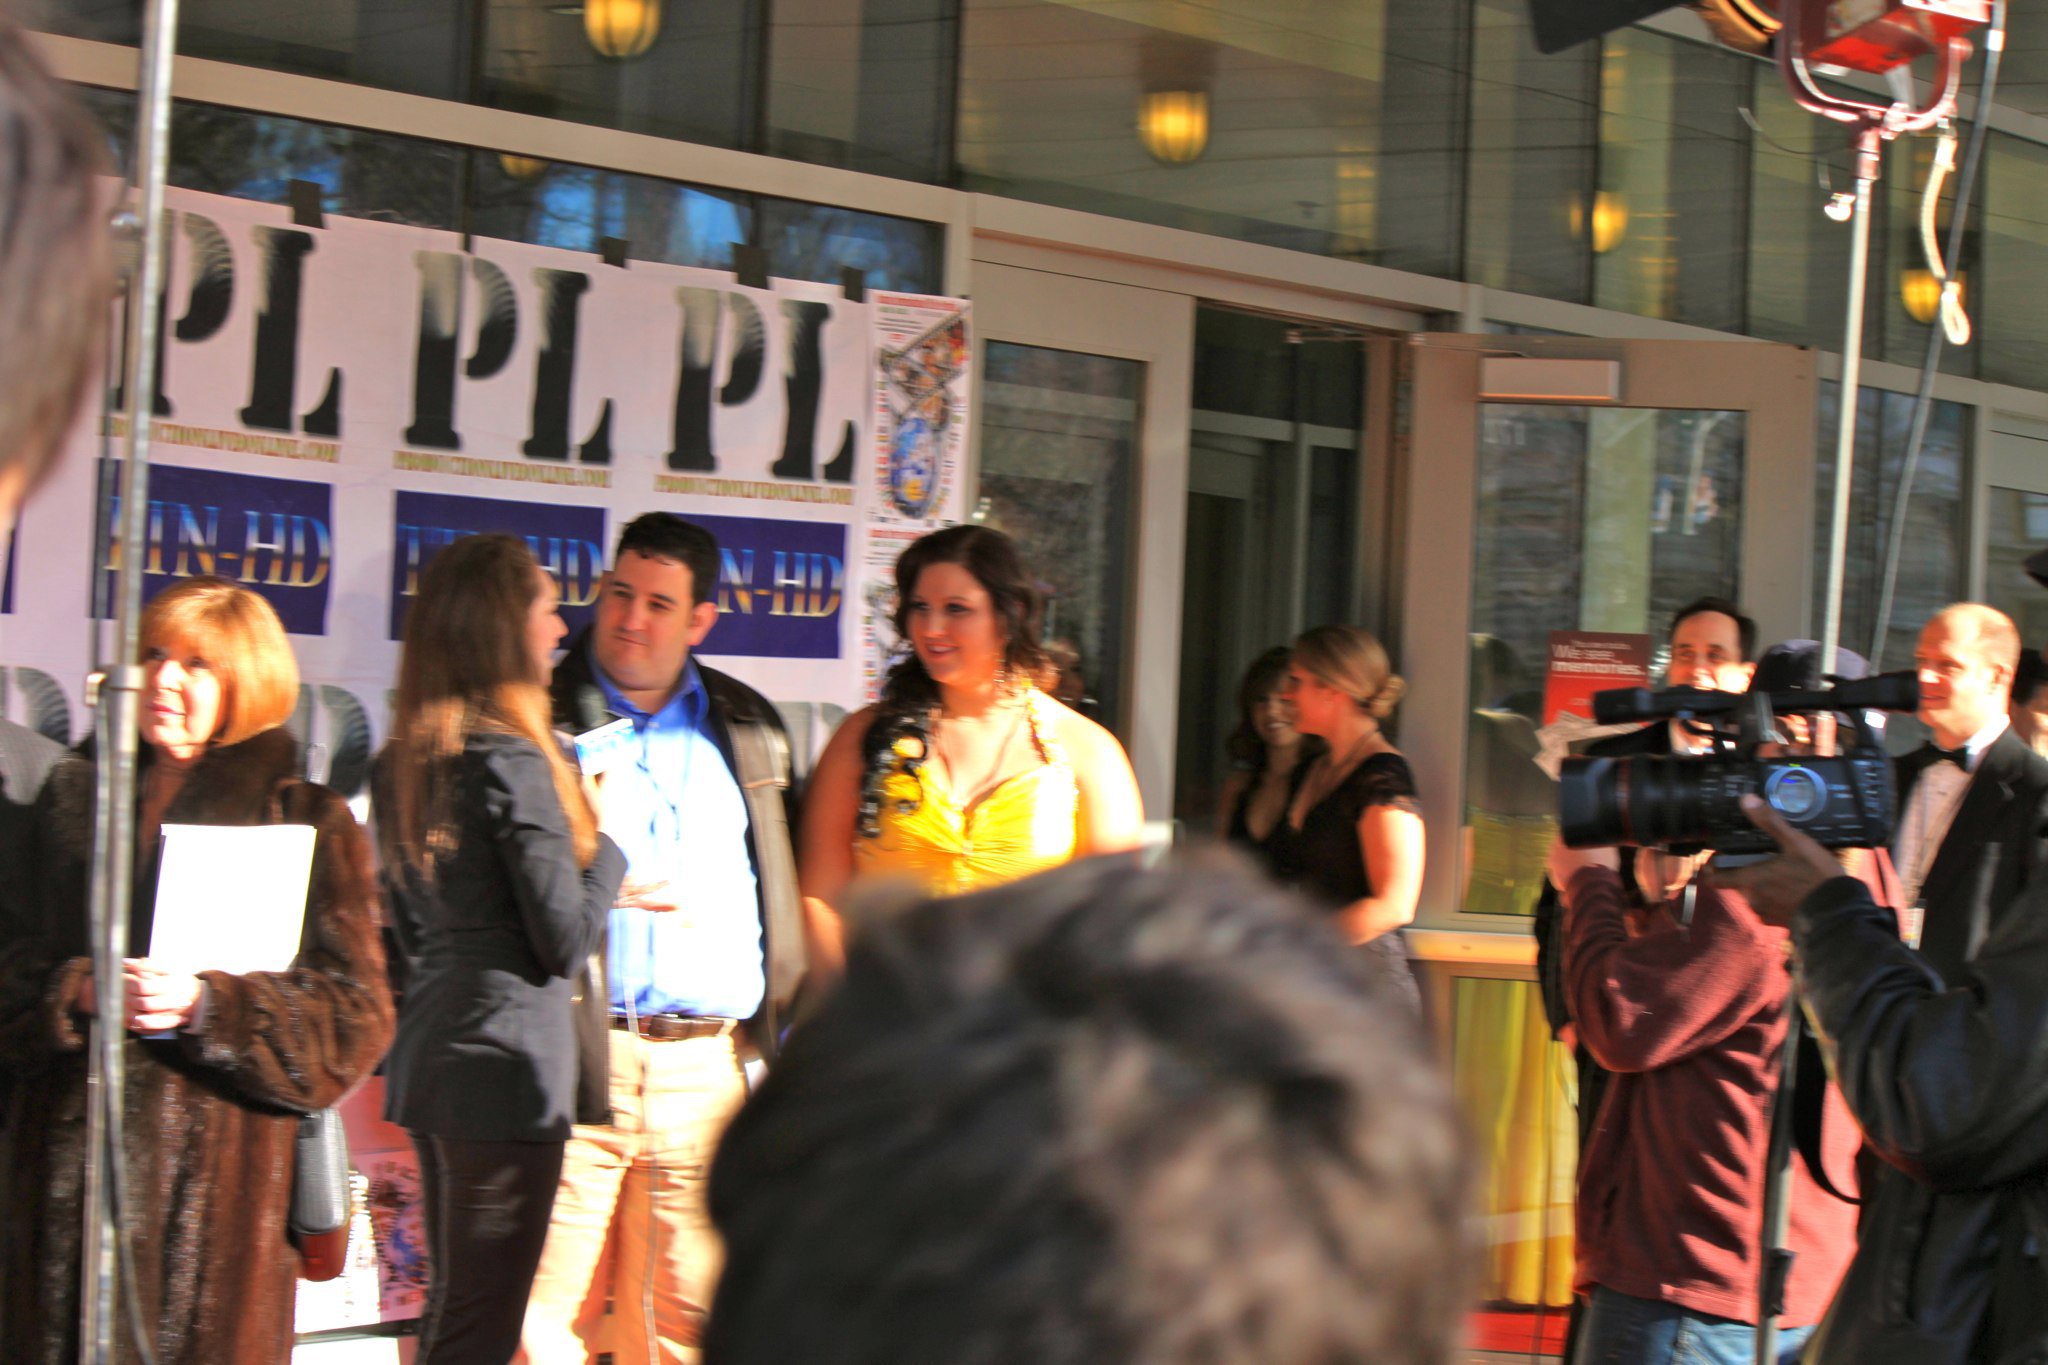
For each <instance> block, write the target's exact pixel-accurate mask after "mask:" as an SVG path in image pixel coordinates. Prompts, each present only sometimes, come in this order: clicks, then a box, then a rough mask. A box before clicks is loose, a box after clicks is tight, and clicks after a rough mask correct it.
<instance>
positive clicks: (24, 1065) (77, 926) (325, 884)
mask: <svg viewBox="0 0 2048 1365" xmlns="http://www.w3.org/2000/svg"><path fill="white" fill-rule="evenodd" d="M297 772H298V758H297V746H296V745H295V744H294V743H293V741H292V739H291V736H290V735H289V734H287V733H286V732H284V731H283V730H271V731H266V732H265V733H263V734H260V735H257V736H255V737H254V738H252V739H249V740H246V741H244V742H243V743H241V744H238V745H233V746H229V747H226V748H222V749H218V750H215V751H213V752H211V753H209V754H207V755H206V756H205V757H204V758H202V759H201V760H200V762H199V764H198V765H197V766H195V767H194V769H193V771H192V774H191V776H190V777H188V778H187V779H186V783H185V786H184V789H183V790H181V791H180V792H179V794H178V797H177V799H176V800H175V801H173V802H172V804H171V808H170V809H169V810H168V811H166V812H165V816H164V819H165V823H167V824H178V823H187V824H216V825H263V824H306V825H311V826H313V827H314V829H315V830H316V831H317V832H318V833H317V837H316V839H315V843H314V852H313V871H312V879H311V883H310V886H309V889H308V892H307V902H306V924H305V933H304V937H303V939H302V940H301V946H300V951H299V957H298V959H297V961H296V962H295V963H294V964H293V966H292V968H291V969H290V970H289V971H284V972H254V973H250V974H247V975H242V976H236V975H231V974H229V973H225V972H206V973H203V974H202V975H201V980H202V981H203V982H204V983H205V986H206V1001H205V1007H204V1013H203V1016H202V1017H201V1019H200V1023H199V1026H198V1027H197V1028H196V1029H193V1030H190V1031H187V1032H184V1033H181V1034H180V1035H179V1037H178V1046H179V1047H180V1049H181V1050H182V1052H183V1054H184V1056H185V1058H186V1060H187V1062H188V1064H189V1065H190V1066H191V1067H192V1068H194V1069H196V1070H200V1071H204V1072H206V1073H209V1075H210V1078H211V1079H212V1080H213V1081H214V1082H215V1083H217V1084H220V1085H222V1086H223V1087H225V1088H227V1089H229V1090H231V1091H233V1092H234V1093H235V1094H236V1095H237V1096H238V1097H239V1098H242V1099H243V1100H245V1101H247V1102H250V1103H254V1104H258V1105H264V1106H269V1107H273V1108H277V1109H290V1110H308V1109H319V1108H324V1107H326V1106H328V1105H331V1104H333V1103H335V1102H336V1101H337V1100H339V1099H340V1098H341V1096H342V1095H343V1094H345V1093H347V1091H348V1089H349V1088H350V1087H351V1086H353V1085H354V1084H355V1083H356V1082H357V1081H358V1080H360V1079H361V1078H362V1077H364V1076H367V1075H368V1074H369V1073H370V1072H371V1071H372V1070H373V1069H374V1068H375V1067H376V1065H377V1061H378V1059H379V1058H381V1057H382V1056H383V1054H384V1049H385V1048H386V1046H388V1045H389V1043H390V1041H391V1029H392V1022H393V1014H394V1010H393V1005H392V1001H391V993H390V990H389V988H388V986H387V985H386V980H385V975H384V953H383V949H382V946H381V945H380V943H379V940H378V933H377V922H378V905H379V900H378V891H377V882H376V877H375V875H374V874H373V872H372V870H371V866H370V852H369V845H368V841H367V840H366V839H365V838H364V835H363V832H362V829H361V827H360V826H359V825H357V823H356V820H355V816H354V815H353V814H352V813H351V812H350V811H349V809H348V806H347V804H346V803H345V802H343V801H342V799H341V798H340V797H339V796H338V795H336V794H335V793H334V792H332V791H329V790H328V789H327V788H325V787H320V786H316V785H314V784H312V783H309V782H304V781H300V780H299V779H298V777H297ZM94 778H95V774H94V766H93V763H92V761H91V760H90V759H88V758H84V757H74V758H71V759H69V760H67V761H66V762H65V763H64V764H62V765H60V766H59V768H58V769H57V771H56V772H55V773H54V774H53V775H52V777H51V779H50V782H49V784H48V787H47V788H46V790H45V793H44V800H43V803H42V806H41V808H40V812H39V815H40V821H39V823H40V829H41V838H42V844H43V847H44V849H45V850H46V852H47V854H48V856H47V859H46V865H45V866H44V867H43V868H41V869H39V870H38V871H39V873H40V876H39V879H38V880H39V882H40V895H39V897H38V900H39V902H40V907H39V918H40V924H39V925H37V926H36V932H32V933H19V932H17V933H10V934H8V935H7V936H6V937H7V941H6V942H5V943H4V944H0V1066H6V1067H9V1068H11V1069H15V1070H27V1071H33V1070H36V1069H38V1068H39V1067H40V1066H41V1065H45V1064H47V1062H48V1061H49V1060H50V1058H52V1057H53V1056H57V1055H61V1054H66V1053H72V1052H76V1051H78V1050H79V1049H81V1048H83V1046H84V1044H85V1035H84V1031H83V1028H82V1025H83V1023H84V1020H83V1018H82V1017H81V1016H80V1015H79V1014H78V1013H77V1012H76V1006H77V1002H78V997H79V988H80V985H81V984H82V981H83V979H84V978H85V977H86V976H87V975H88V974H89V970H90V957H89V954H90V952H91V948H90V943H89V934H88V932H87V905H88V899H89V896H90V890H91V867H90V864H91V859H90V848H91V829H92V818H91V811H92V801H93V794H94ZM154 875H155V860H154V858H153V857H152V856H149V855H148V854H144V855H143V856H140V857H138V858H137V867H136V886H135V901H136V907H137V909H136V914H135V917H134V918H135V920H136V926H135V927H136V930H137V932H133V933H131V936H130V937H131V942H130V952H131V954H133V955H135V956H141V955H142V954H143V953H144V952H145V951H146V948H147V945H146V943H145V942H143V941H141V940H142V935H141V933H140V932H139V931H140V929H141V927H142V926H143V925H144V924H146V923H147V919H148V904H149V900H150V895H151V891H152V887H153V880H154ZM221 875H222V876H223V877H232V876H233V875H235V874H234V870H233V869H231V868H224V869H222V873H221Z"/></svg>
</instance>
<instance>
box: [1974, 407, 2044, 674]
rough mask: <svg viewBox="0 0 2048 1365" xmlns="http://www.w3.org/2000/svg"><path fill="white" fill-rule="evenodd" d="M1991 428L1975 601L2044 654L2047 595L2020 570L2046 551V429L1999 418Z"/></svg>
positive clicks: (1993, 419) (2024, 641)
mask: <svg viewBox="0 0 2048 1365" xmlns="http://www.w3.org/2000/svg"><path fill="white" fill-rule="evenodd" d="M1992 422H1993V427H1994V429H1993V431H1992V432H1991V440H1990V442H1989V448H1988V449H1987V450H1986V451H1985V452H1984V483H1985V485H1986V486H1985V489H1984V508H1983V516H1984V521H1983V527H1984V533H1983V536H1982V537H1981V538H1980V539H1979V541H1978V544H1980V545H1982V546H1983V547H1984V548H1983V572H1984V587H1983V592H1982V596H1981V600H1982V601H1985V602H1989V603H1990V604H1991V605H1992V606H1994V607H1997V608H1998V609H1999V610H2000V611H2002V612H2004V613H2005V614H2006V615H2007V616H2010V617H2011V618H2012V619H2013V622H2014V624H2016V625H2017V626H2018V627H2019V628H2020V642H2021V644H2022V645H2024V646H2025V647H2026V648H2028V649H2034V650H2039V649H2043V648H2048V590H2044V589H2043V588H2042V587H2041V585H2040V584H2038V583H2036V582H2034V580H2033V579H2031V578H2029V577H2028V576H2027V573H2026V570H2025V569H2024V568H2022V567H2021V566H2022V565H2023V564H2024V563H2025V562H2026V560H2027V558H2028V556H2030V555H2035V554H2039V553H2040V552H2041V551H2042V550H2043V549H2044V548H2048V426H2042V425H2040V424H2037V423H2032V422H2022V421H2019V420H2016V419H2011V418H2007V417H2005V416H2004V415H2002V414H2001V415H1998V416H1995V417H1993V418H1992ZM2022 428H2023V429H2022Z"/></svg>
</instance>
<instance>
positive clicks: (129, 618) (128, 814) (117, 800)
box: [79, 0, 178, 1365]
mask: <svg viewBox="0 0 2048 1365" xmlns="http://www.w3.org/2000/svg"><path fill="white" fill-rule="evenodd" d="M177 25H178V0H150V2H149V5H148V8H147V11H146V12H145V14H144V27H143V35H142V56H141V72H140V80H139V82H138V89H137V92H136V101H135V143H134V147H135V151H134V165H133V172H132V180H133V198H132V200H131V204H130V211H131V212H132V213H133V214H134V215H135V216H136V218H137V219H138V220H139V227H140V234H141V240H142V252H141V258H140V260H139V262H138V263H137V266H136V270H135V273H134V276H133V278H132V279H131V281H130V283H129V289H128V295H127V304H126V308H125V310H124V319H125V323H126V347H125V354H124V356H123V359H124V361H125V369H126V373H125V375H124V377H123V386H124V387H123V393H124V395H125V396H126V400H127V401H126V403H125V405H124V406H125V407H126V413H125V416H126V419H127V423H128V430H127V432H126V434H125V436H124V445H125V459H124V463H123V466H122V481H121V528H120V532H119V535H118V536H117V537H116V539H115V543H116V544H117V545H119V546H120V561H119V565H118V568H117V569H116V583H117V588H116V591H115V594H114V602H113V606H114V652H113V657H112V659H111V660H110V662H109V666H108V668H107V670H106V673H105V677H104V678H103V679H102V681H101V684H100V692H99V705H98V707H97V709H96V711H95V714H94V723H93V734H94V739H95V742H96V744H97V746H98V763H97V764H96V774H97V776H96V779H95V791H94V803H93V810H94V818H93V867H92V898H91V902H90V909H89V913H90V919H91V927H92V944H93V985H94V996H95V1003H96V1005H97V1007H98V1008H97V1014H98V1019H97V1023H96V1026H95V1028H94V1030H93V1046H92V1052H91V1056H90V1058H89V1060H88V1063H87V1066H88V1070H87V1088H86V1102H87V1123H86V1151H87V1156H86V1182H85V1233H84V1248H85V1254H84V1258H83V1262H82V1266H81V1276H80V1279H81V1284H80V1291H81V1292H80V1295H79V1298H80V1311H79V1318H80V1321H79V1329H80V1330H79V1359H80V1360H81V1361H82V1362H84V1365H113V1361H114V1359H115V1352H114V1333H115V1322H116V1318H117V1316H118V1314H117V1312H116V1307H117V1304H118V1302H119V1292H120V1290H119V1284H118V1277H117V1263H118V1260H119V1258H118V1257H117V1252H118V1251H119V1249H120V1246H121V1239H122V1232H121V1228H120V1226H119V1223H118V1218H119V1217H120V1215H121V1212H122V1210H121V1209H119V1208H118V1207H117V1203H118V1202H119V1201H117V1200H116V1199H115V1198H114V1197H113V1196H114V1193H115V1191H116V1190H117V1189H119V1188H120V1186H121V1184H122V1183H123V1182H122V1181H121V1180H120V1172H119V1170H118V1168H117V1166H116V1163H117V1162H119V1161H121V1160H122V1152H121V1150H120V1144H119V1142H118V1138H119V1135H120V1132H121V1119H122V1113H123V1109H122V1105H123V1103H124V1081H125V1077H124V1075H123V1072H122V1064H121V1063H122V1047H123V1045H124V1043H125V1041H126V1038H127V1032H126V1029H125V1027H124V1025H123V1016H124V1013H125V1004H126V1001H125V998H124V997H125V992H124V991H123V989H122V980H121V961H122V959H123V958H125V957H126V956H127V955H128V915H129V907H130V905H131V903H132V901H133V892H134V886H133V881H134V849H135V753H136V729H137V724H138V721H139V716H140V711H141V697H142V666H141V663H140V661H139V660H138V658H137V654H138V644H139V635H140V626H141V618H142V574H143V566H144V565H145V564H146V563H147V561H148V554H147V545H146V540H147V537H148V530H149V438H150V421H151V419H152V417H153V416H154V414H155V410H156V352H157V347H158V345H159V344H160V341H161V335H160V333H161V331H162V322H163V319H162V311H163V304H162V300H163V291H164V273H165V258H166V253H165V250H164V240H165V235H166V234H165V232H164V175H165V167H166V165H167V164H168V160H169V157H168V153H169V150H170V132H171V62H172V58H173V56H174V55H175V52H176V47H177V43H176V34H177ZM131 1291H132V1285H131ZM137 1320H139V1315H137ZM143 1325H144V1326H145V1327H146V1326H148V1324H143ZM137 1346H138V1348H139V1350H140V1352H141V1353H142V1354H143V1355H144V1358H145V1359H148V1358H149V1356H150V1355H151V1354H152V1353H151V1352H150V1347H149V1343H147V1342H138V1343H137Z"/></svg>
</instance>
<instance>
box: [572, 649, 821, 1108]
mask: <svg viewBox="0 0 2048 1365" xmlns="http://www.w3.org/2000/svg"><path fill="white" fill-rule="evenodd" d="M696 663H697V673H698V676H699V677H701V678H702V679H703V680H704V691H705V693H706V695H707V696H708V697H709V698H710V706H709V707H708V708H707V710H706V712H705V714H706V717H707V719H708V721H709V724H710V729H711V737H712V740H713V741H714V742H715V743H716V744H717V745H718V748H719V752H721V753H723V754H724V755H725V762H726V766H727V767H728V768H729V769H731V770H732V772H733V775H734V778H735V780H738V778H739V771H740V764H739V761H738V758H737V756H736V753H735V750H734V746H733V734H734V731H735V730H736V729H737V728H738V727H741V726H752V727H756V728H757V729H759V730H761V731H764V732H766V734H767V735H768V736H770V737H771V740H772V744H771V746H770V747H771V748H773V749H774V750H775V752H777V753H778V754H780V755H781V761H780V766H781V773H780V776H781V778H782V781H783V786H782V812H783V825H784V831H785V832H782V833H778V834H777V835H776V836H774V837H776V838H778V839H780V840H781V841H782V845H783V846H782V847H780V848H775V849H771V850H767V852H768V853H770V854H772V856H774V857H777V858H780V859H783V860H787V859H790V858H791V857H793V850H792V847H791V846H792V845H793V844H794V841H795V838H796V822H797V794H796V784H795V782H794V780H793V779H792V778H791V776H790V773H789V757H788V755H789V736H788V732H787V730H786V729H785V727H784V726H783V723H782V717H781V715H780V714H779V713H778V712H777V711H776V709H775V706H774V704H773V703H772V702H770V701H769V700H768V699H767V698H766V697H764V696H762V695H761V694H760V693H759V692H756V691H755V690H754V689H753V688H751V687H749V686H747V685H746V684H745V683H743V682H741V681H740V680H739V679H738V678H735V677H732V676H731V675H730V674H726V673H721V672H719V671H718V670H717V669H715V668H711V667H709V666H707V665H706V664H705V663H704V662H703V661H702V660H697V661H696ZM553 694H554V708H555V724H557V725H559V726H561V727H562V728H563V729H565V730H569V731H572V732H578V733H580V732H582V731H584V730H590V729H594V728H596V727H597V726H599V725H602V724H604V723H605V722H606V721H607V720H609V719H610V718H611V717H610V713H609V712H608V711H607V710H606V705H605V697H604V691H603V689H602V688H600V687H599V686H598V682H597V677H596V674H595V673H593V672H592V671H591V663H590V632H589V631H587V630H586V631H585V632H583V634H581V635H579V636H577V637H576V639H575V640H574V641H572V642H571V643H570V645H569V648H568V649H567V650H566V651H565V652H564V653H563V655H562V658H561V661H560V662H559V663H557V664H556V665H555V676H554V682H553ZM763 837H764V834H763V831H761V830H758V829H756V828H755V827H754V821H753V813H752V808H751V806H750V807H749V812H748V821H747V856H748V857H749V858H750V859H751V860H752V862H753V864H754V874H755V875H754V885H755V887H756V889H757V891H758V893H759V897H760V899H759V902H758V905H757V909H758V911H759V913H760V916H761V947H762V953H763V955H764V957H765V962H764V966H765V968H766V974H767V987H768V989H767V994H766V997H765V998H764V999H763V1001H762V1003H761V1012H760V1013H759V1014H757V1015H755V1016H754V1018H753V1019H752V1020H751V1021H749V1024H750V1027H749V1030H748V1032H749V1034H750V1036H751V1038H752V1040H753V1042H754V1044H755V1046H756V1048H757V1049H758V1050H759V1051H760V1053H761V1055H762V1056H764V1057H773V1056H774V1055H775V1049H776V1044H777V1042H778V1040H779V1035H780V1032H781V1028H782V1026H783V1025H784V1024H785V1023H786V1022H787V1021H788V1020H789V1018H790V1013H791V1008H792V1006H793V1004H794V1001H795V998H796V993H797V988H798V987H799V986H801V985H802V984H803V976H804V969H805V956H804V937H803V906H802V905H801V904H800V903H799V902H798V901H797V898H796V894H795V891H796V888H795V879H794V877H793V876H792V877H785V878H782V879H780V880H781V882H782V883H783V885H782V891H781V894H779V895H778V894H776V884H777V879H775V878H771V877H769V876H766V875H764V874H763V853H764V850H763V848H762V840H763ZM785 865H787V863H786V862H785ZM603 948H604V936H603V934H602V933H600V935H599V938H598V946H597V951H596V952H594V953H593V954H592V955H591V959H590V961H589V962H588V963H587V964H586V965H585V969H584V971H583V972H582V973H581V974H580V976H579V979H578V983H577V990H576V995H577V1001H576V1004H577V1010H576V1031H577V1048H578V1052H579V1055H580V1064H579V1077H578V1082H577V1102H576V1109H577V1120H576V1121H577V1122H578V1123H609V1122H611V1066H610V1049H611V1034H610V1028H611V1019H610V1014H611V991H610V987H609V985H608V984H607V982H606V980H605V976H604V965H605V964H604V956H603Z"/></svg>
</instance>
